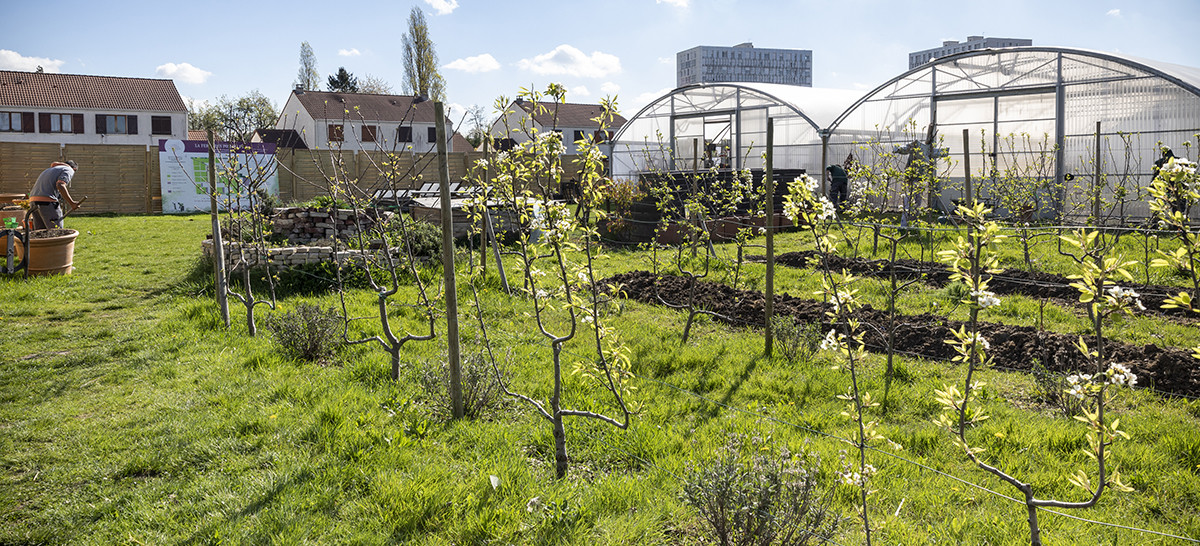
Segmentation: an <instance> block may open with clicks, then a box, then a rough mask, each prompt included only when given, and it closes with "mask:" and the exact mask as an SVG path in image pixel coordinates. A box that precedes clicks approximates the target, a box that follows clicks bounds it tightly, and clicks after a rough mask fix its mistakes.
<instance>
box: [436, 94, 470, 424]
mask: <svg viewBox="0 0 1200 546" xmlns="http://www.w3.org/2000/svg"><path fill="white" fill-rule="evenodd" d="M433 115H434V127H435V131H436V133H437V154H438V182H439V185H440V186H441V194H442V277H443V280H444V282H445V284H446V287H445V290H446V345H447V347H448V352H449V354H448V355H447V360H448V363H449V365H450V404H451V406H452V408H453V409H452V411H453V414H454V418H455V419H461V418H462V417H463V399H462V362H461V359H460V356H459V346H458V341H459V340H458V287H457V285H456V284H455V279H454V212H453V210H452V209H451V207H450V164H449V161H448V154H447V152H446V114H445V108H444V107H443V105H442V103H441V101H438V102H435V103H433Z"/></svg>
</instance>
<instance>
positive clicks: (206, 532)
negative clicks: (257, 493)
mask: <svg viewBox="0 0 1200 546" xmlns="http://www.w3.org/2000/svg"><path fill="white" fill-rule="evenodd" d="M312 479H313V474H312V471H310V470H307V469H306V470H302V471H300V472H299V473H297V474H296V475H294V476H291V477H289V478H288V479H286V480H280V481H277V482H275V486H274V487H272V488H271V490H270V491H267V492H266V493H265V494H263V495H262V496H261V497H259V498H257V499H255V500H254V501H253V502H251V503H250V504H247V505H246V506H245V507H244V508H242V509H241V510H239V511H238V512H237V513H235V514H232V515H230V516H229V517H227V518H225V520H224V521H216V522H213V523H210V524H208V525H206V526H204V527H202V528H200V529H198V530H197V531H196V532H195V533H193V534H192V536H191V537H188V539H187V540H185V541H183V542H181V543H180V544H183V545H188V544H210V543H212V542H213V541H214V537H215V536H216V532H217V530H218V529H220V528H221V527H223V526H224V525H227V524H230V523H236V522H238V521H239V520H241V519H243V518H246V517H252V516H254V515H255V514H258V513H259V512H261V511H262V510H263V509H264V508H268V507H270V506H271V505H272V504H274V503H275V500H276V499H277V498H278V497H279V495H281V494H282V493H283V492H284V491H286V490H287V489H289V488H292V487H296V486H301V485H304V484H305V483H307V482H309V481H311V480H312Z"/></svg>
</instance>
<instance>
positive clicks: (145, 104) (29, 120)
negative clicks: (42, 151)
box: [0, 70, 187, 147]
mask: <svg viewBox="0 0 1200 546" xmlns="http://www.w3.org/2000/svg"><path fill="white" fill-rule="evenodd" d="M172 138H174V139H183V138H187V106H186V105H185V104H184V103H183V98H182V97H180V96H179V91H178V90H176V89H175V82H173V81H171V80H158V79H148V78H117V77H112V76H87V75H82V74H54V73H43V72H17V71H10V70H0V142H20V143H42V144H48V143H52V144H60V145H68V144H110V145H146V146H155V147H157V146H158V141H159V139H172Z"/></svg>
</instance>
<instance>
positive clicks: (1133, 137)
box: [828, 47, 1200, 220]
mask: <svg viewBox="0 0 1200 546" xmlns="http://www.w3.org/2000/svg"><path fill="white" fill-rule="evenodd" d="M829 129H830V137H829V142H828V146H829V150H828V153H829V154H830V157H842V156H845V154H849V153H853V154H855V155H856V156H858V158H859V159H860V160H861V161H864V162H869V163H871V164H872V165H879V164H886V163H887V162H888V161H889V158H888V155H889V154H893V152H894V151H896V150H897V149H899V147H900V146H903V145H905V144H908V143H910V142H912V141H914V140H917V141H926V142H927V144H929V145H931V147H936V148H940V149H942V150H943V151H944V153H945V154H947V155H946V156H945V157H947V160H945V161H942V162H939V163H940V164H939V166H938V167H939V169H938V176H937V178H938V180H937V183H938V184H939V185H940V186H939V188H938V191H940V192H941V195H940V198H941V199H940V200H938V199H933V197H932V196H933V192H930V197H931V199H932V206H934V207H935V208H936V207H938V206H939V205H940V206H943V207H944V206H947V205H948V203H949V202H950V201H951V200H952V199H953V198H956V197H958V196H960V195H961V191H960V190H959V189H957V188H961V185H962V182H963V180H964V179H965V175H966V172H967V170H966V169H967V165H968V164H969V165H970V166H971V174H972V177H973V178H975V179H976V180H978V181H979V182H980V187H981V190H980V191H981V194H982V195H983V196H984V197H985V198H989V199H990V200H991V201H992V202H993V204H996V205H1000V204H1002V203H1001V201H1004V200H1005V199H1007V198H1009V197H1010V196H1009V195H1008V194H1009V193H1011V192H1012V191H1014V190H1012V189H1011V188H1009V187H1008V186H1006V184H1005V183H1006V181H1008V180H1007V179H1014V178H1024V179H1037V180H1039V182H1038V183H1037V184H1036V185H1035V187H1033V189H1032V191H1033V193H1034V194H1035V197H1036V198H1035V199H1034V201H1036V203H1035V204H1033V205H1031V206H1034V207H1036V208H1037V209H1039V210H1041V211H1042V212H1043V214H1051V213H1053V214H1055V215H1064V214H1065V215H1080V216H1084V215H1087V214H1090V213H1092V212H1093V207H1092V206H1093V205H1094V202H1093V200H1092V199H1090V198H1088V194H1089V193H1090V192H1091V191H1092V190H1091V188H1090V186H1088V187H1084V186H1085V185H1086V184H1090V183H1091V181H1093V180H1095V179H1096V177H1097V175H1098V176H1099V177H1100V180H1102V181H1103V182H1104V189H1103V191H1102V192H1101V201H1102V203H1101V208H1102V209H1103V210H1102V214H1103V215H1105V216H1110V217H1117V216H1120V217H1121V218H1122V219H1123V220H1124V219H1132V218H1139V217H1145V216H1147V215H1148V207H1147V206H1146V192H1145V188H1146V187H1147V186H1148V185H1149V182H1150V180H1151V179H1152V175H1151V167H1152V165H1153V162H1154V161H1155V160H1156V159H1158V158H1159V157H1160V154H1159V142H1162V143H1163V144H1165V145H1168V146H1177V145H1178V144H1180V143H1182V142H1185V141H1189V140H1190V139H1192V137H1193V135H1194V134H1195V133H1197V132H1200V69H1197V68H1192V67H1184V66H1179V65H1172V64H1169V63H1161V62H1156V61H1148V60H1144V59H1137V58H1133V57H1128V56H1122V55H1115V54H1111V53H1102V52H1097V51H1088V50H1081V49H1071V48H1059V47H1014V48H1004V49H989V50H977V51H970V52H964V53H959V54H956V55H951V56H947V57H942V58H940V59H937V60H935V61H933V62H931V63H929V64H926V65H923V66H920V67H917V68H915V69H913V70H909V71H907V72H905V73H903V74H901V75H900V76H897V77H896V78H893V79H892V80H890V81H888V82H887V83H885V84H883V85H881V86H879V87H877V88H876V89H874V90H873V91H871V92H870V93H867V94H866V95H865V96H863V97H862V98H861V99H860V100H858V101H857V102H855V103H854V105H853V106H851V107H850V108H849V109H847V110H846V111H845V112H844V113H842V114H841V115H840V116H839V117H838V118H837V120H835V121H834V123H833V124H832V125H831V126H829ZM964 131H966V134H967V135H968V136H967V139H966V142H964V137H963V134H964ZM966 151H969V153H965V152H966ZM1017 175H1020V176H1017ZM1081 180H1083V181H1086V182H1081ZM1026 189H1027V190H1029V185H1028V184H1026ZM896 193H898V192H896V191H893V192H892V194H893V195H892V199H893V200H895V199H896V198H897V196H896V195H895V194H896Z"/></svg>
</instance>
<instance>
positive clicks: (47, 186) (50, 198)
mask: <svg viewBox="0 0 1200 546" xmlns="http://www.w3.org/2000/svg"><path fill="white" fill-rule="evenodd" d="M78 169H79V166H78V165H77V164H76V163H75V162H74V161H72V160H69V159H68V160H67V161H65V162H62V163H60V162H57V161H55V162H54V163H51V164H50V168H48V169H46V170H44V171H42V174H40V175H38V178H37V182H34V183H33V189H32V190H29V204H30V206H32V207H33V229H52V228H54V229H56V228H61V227H62V219H63V210H62V204H61V203H62V200H63V199H66V200H67V203H70V205H71V210H75V209H77V208H79V201H76V200H74V199H72V198H71V192H69V191H67V186H70V185H71V179H72V178H74V176H75V171H76V170H78Z"/></svg>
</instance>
